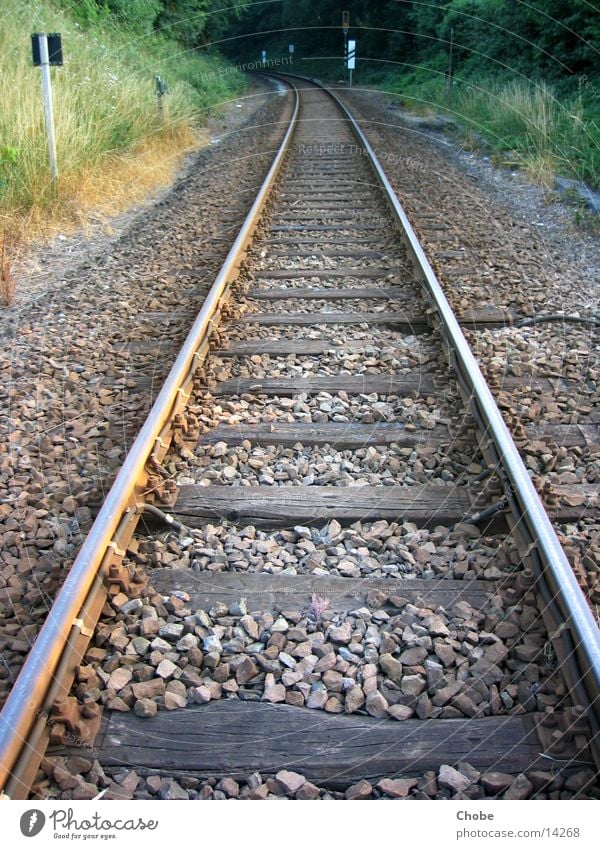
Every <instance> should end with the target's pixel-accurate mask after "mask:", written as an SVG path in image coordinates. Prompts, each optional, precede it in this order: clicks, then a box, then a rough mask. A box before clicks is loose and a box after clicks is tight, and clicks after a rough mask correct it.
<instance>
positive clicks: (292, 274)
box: [254, 266, 410, 280]
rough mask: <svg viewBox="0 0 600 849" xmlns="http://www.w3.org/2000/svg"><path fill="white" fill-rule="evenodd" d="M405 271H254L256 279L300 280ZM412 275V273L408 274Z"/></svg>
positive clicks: (383, 274) (293, 269)
mask: <svg viewBox="0 0 600 849" xmlns="http://www.w3.org/2000/svg"><path fill="white" fill-rule="evenodd" d="M399 273H403V270H402V269H401V268H364V267H361V268H353V267H352V266H347V267H345V268H262V269H259V270H258V271H255V272H254V278H255V280H281V279H282V278H283V279H284V280H299V279H302V278H304V277H344V278H348V277H356V278H358V277H369V278H371V277H379V278H381V279H382V280H385V278H386V277H387V275H388V274H399ZM407 276H409V277H410V274H407Z"/></svg>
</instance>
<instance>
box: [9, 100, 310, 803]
mask: <svg viewBox="0 0 600 849" xmlns="http://www.w3.org/2000/svg"><path fill="white" fill-rule="evenodd" d="M288 84H289V85H290V86H291V89H292V91H293V93H294V108H293V112H292V116H291V118H290V122H289V126H288V128H287V131H286V133H285V136H284V138H283V141H282V142H281V145H280V147H279V149H278V152H277V154H276V156H275V158H274V160H273V162H272V164H271V167H270V169H269V172H268V174H267V176H266V178H265V180H264V182H263V184H262V186H261V188H260V190H259V192H258V194H257V195H256V198H255V200H254V203H253V204H252V207H251V209H250V211H249V213H248V215H247V216H246V218H245V220H244V223H243V225H242V227H241V229H240V231H239V233H238V235H237V238H236V240H235V242H234V243H233V246H232V247H231V249H230V251H229V253H228V255H227V257H226V259H225V262H224V263H223V265H222V267H221V270H220V271H219V273H218V275H217V277H216V279H215V281H214V283H213V285H212V287H211V289H210V291H209V293H208V295H207V297H206V300H205V301H204V304H203V306H202V309H201V310H200V312H199V313H198V316H197V317H196V319H195V321H194V324H193V325H192V328H191V330H190V331H189V334H188V336H187V338H186V340H185V342H184V344H183V347H182V348H181V350H180V352H179V354H178V356H177V359H176V360H175V362H174V364H173V366H172V368H171V370H170V372H169V375H168V376H167V378H166V380H165V382H164V384H163V386H162V389H161V391H160V393H159V395H158V397H157V399H156V401H155V403H154V404H153V406H152V409H151V410H150V413H149V415H148V418H147V419H146V421H145V422H144V424H143V426H142V428H141V430H140V432H139V434H138V436H137V438H136V440H135V442H134V443H133V445H132V447H131V449H130V450H129V452H128V454H127V456H126V458H125V461H124V463H123V466H122V467H121V469H120V471H119V473H118V475H117V477H116V478H115V481H114V483H113V485H112V487H111V489H110V491H109V493H108V495H107V497H106V500H105V501H104V504H103V505H102V508H101V509H100V512H99V513H98V516H97V517H96V520H95V521H94V524H93V525H92V528H91V530H90V532H89V534H88V536H87V537H86V539H85V541H84V543H83V545H82V547H81V549H80V551H79V553H78V555H77V558H76V560H75V561H74V563H73V566H72V567H71V569H70V571H69V574H68V575H67V577H66V579H65V582H64V584H63V585H62V587H61V589H60V592H59V594H58V595H57V597H56V600H55V601H54V603H53V605H52V607H51V609H50V611H49V613H48V616H47V618H46V621H45V622H44V625H43V626H42V628H41V630H40V632H39V634H38V637H37V639H36V641H35V643H34V644H33V646H32V648H31V650H30V652H29V654H28V656H27V659H26V661H25V663H24V665H23V667H22V668H21V671H20V673H19V676H18V678H17V680H16V682H15V684H14V686H13V688H12V690H11V692H10V694H9V697H8V699H7V700H6V703H5V705H4V708H3V710H2V713H1V714H0V789H1V790H2V791H3V793H2V795H3V798H10V797H11V794H10V792H8V790H7V788H8V789H10V776H11V771H12V770H13V768H14V766H15V764H16V763H17V761H18V760H19V758H20V757H21V756H22V755H23V754H24V753H25V755H27V750H28V749H31V747H30V745H29V741H28V735H29V734H30V732H31V729H32V727H34V726H35V724H36V723H39V720H40V716H41V714H42V712H43V705H44V702H45V698H46V694H47V692H48V689H49V687H50V686H51V685H52V682H53V677H54V674H55V672H56V670H57V668H58V666H59V663H60V660H61V656H62V654H63V652H64V651H65V649H66V648H67V646H68V642H69V636H70V634H71V631H72V628H73V625H74V623H77V622H78V621H79V619H80V611H81V609H82V607H83V605H84V604H85V601H86V598H87V596H88V593H89V591H90V588H91V587H92V584H93V582H94V580H95V578H96V576H97V574H98V571H99V569H100V567H101V565H102V562H103V560H104V558H105V556H106V554H107V553H108V552H109V550H110V547H111V542H112V540H113V535H114V534H115V531H116V530H117V528H118V526H119V523H120V521H121V518H122V516H123V514H124V512H125V511H126V510H127V508H128V506H130V504H131V501H132V499H134V498H135V487H136V482H137V481H138V479H139V478H140V476H142V475H143V474H144V470H145V467H146V463H147V461H148V459H149V457H150V455H151V453H152V451H153V448H154V446H155V441H156V439H157V437H158V436H159V434H160V432H161V430H162V429H163V428H164V427H165V425H166V423H167V422H168V421H169V417H170V414H171V411H172V410H173V407H174V405H175V404H176V402H177V397H178V393H179V391H180V388H181V386H182V384H183V382H184V380H185V378H186V376H187V375H188V374H189V372H190V370H192V369H193V368H194V359H195V356H196V352H197V350H198V349H199V348H200V347H201V346H202V344H203V343H204V342H205V341H206V340H207V338H208V337H209V336H210V334H211V332H212V326H211V321H212V316H213V314H214V313H215V312H216V311H217V309H218V307H219V304H220V301H221V299H222V297H223V295H224V294H225V292H226V290H227V288H228V286H229V284H230V283H231V282H232V281H233V280H235V278H236V277H237V274H238V272H239V267H240V264H241V262H242V259H243V256H244V254H245V251H246V250H247V247H248V244H249V243H250V241H251V239H252V235H253V233H254V230H255V229H256V225H257V223H258V220H259V218H260V215H261V213H262V210H263V208H264V205H265V203H266V201H267V199H268V197H269V194H270V191H271V189H272V187H273V184H274V182H275V179H276V177H277V175H278V173H279V170H280V168H281V165H282V163H283V160H284V157H285V154H286V153H287V150H288V148H289V145H290V141H291V138H292V135H293V132H294V129H295V127H296V124H297V120H298V113H299V106H300V98H299V93H298V90H297V88H296V86H295V85H294V84H293V83H288Z"/></svg>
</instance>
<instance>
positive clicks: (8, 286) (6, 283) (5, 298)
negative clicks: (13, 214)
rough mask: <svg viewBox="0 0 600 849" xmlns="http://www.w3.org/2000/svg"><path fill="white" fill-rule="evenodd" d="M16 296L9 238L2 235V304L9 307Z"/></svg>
mask: <svg viewBox="0 0 600 849" xmlns="http://www.w3.org/2000/svg"><path fill="white" fill-rule="evenodd" d="M14 298H15V281H14V279H13V275H12V269H11V261H10V253H9V245H8V239H7V237H6V233H4V234H3V235H2V244H1V245H0V305H2V306H3V307H9V306H10V305H11V304H12V302H13V301H14Z"/></svg>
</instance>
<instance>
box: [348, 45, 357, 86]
mask: <svg viewBox="0 0 600 849" xmlns="http://www.w3.org/2000/svg"><path fill="white" fill-rule="evenodd" d="M355 68H356V41H353V40H352V39H350V40H349V41H348V71H349V72H350V88H352V71H353V70H354V69H355Z"/></svg>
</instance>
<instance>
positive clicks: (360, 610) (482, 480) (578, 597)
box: [0, 81, 600, 798]
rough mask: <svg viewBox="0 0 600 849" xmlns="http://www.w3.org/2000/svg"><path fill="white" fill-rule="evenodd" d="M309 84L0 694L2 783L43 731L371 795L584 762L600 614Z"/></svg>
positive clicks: (379, 184) (201, 772) (376, 196)
mask: <svg viewBox="0 0 600 849" xmlns="http://www.w3.org/2000/svg"><path fill="white" fill-rule="evenodd" d="M295 85H297V84H295ZM301 87H302V91H301V94H300V95H298V93H296V105H295V108H294V110H293V117H292V121H291V123H290V128H289V130H288V133H287V134H286V137H285V140H284V143H283V144H282V147H281V150H280V152H279V154H278V156H277V158H276V160H275V161H274V163H273V167H272V169H271V172H270V175H269V177H268V178H267V181H266V182H265V184H264V185H263V186H262V187H261V189H260V192H259V194H258V195H257V199H256V201H255V204H254V206H253V209H252V211H251V213H250V215H249V216H248V219H247V221H246V224H245V225H244V228H243V230H242V232H241V233H240V235H239V236H238V239H237V240H236V243H235V244H234V246H233V247H232V250H231V252H230V255H229V257H228V259H227V261H226V263H225V265H224V267H223V269H222V271H221V273H220V275H219V277H218V278H217V280H216V282H215V285H214V287H213V289H212V291H211V294H210V295H209V297H208V299H207V301H206V302H205V304H204V305H203V307H202V310H201V312H200V314H199V316H198V319H197V320H196V322H195V324H194V327H193V328H192V330H191V331H190V336H189V338H188V340H187V342H186V344H185V346H184V348H183V349H182V352H181V354H180V356H179V358H178V360H177V362H176V364H175V366H174V368H173V370H172V372H171V374H170V376H169V378H168V380H167V382H166V383H165V385H164V387H163V389H162V390H161V393H160V395H159V397H158V398H157V401H156V403H155V406H154V408H153V410H152V413H151V415H150V417H149V419H148V421H147V422H146V424H145V425H144V428H143V430H142V432H141V434H140V436H139V438H138V439H137V441H136V443H135V445H134V447H133V448H132V451H131V452H130V454H129V456H128V459H127V461H126V463H125V465H124V467H123V470H122V471H121V473H120V474H119V476H118V478H117V481H116V482H115V485H114V487H113V489H112V490H111V493H110V494H109V496H108V498H107V501H106V503H105V504H104V506H103V507H102V509H101V511H100V514H99V516H98V519H97V521H96V524H95V525H94V528H93V530H92V532H91V534H90V536H89V538H88V540H87V541H86V543H85V545H84V547H83V549H82V551H81V553H80V555H79V557H78V559H77V561H76V564H75V566H74V568H73V571H72V573H71V575H70V576H69V578H68V580H67V582H66V584H65V586H64V587H63V590H62V591H61V594H60V596H59V598H58V599H57V602H56V604H55V606H54V607H53V609H52V611H51V613H50V616H49V618H48V622H47V623H46V625H45V627H44V629H43V630H42V633H41V634H40V637H39V638H38V641H37V643H36V645H35V647H34V649H33V651H32V653H31V656H30V658H29V660H28V662H27V664H26V665H25V667H24V669H23V672H22V674H21V676H20V677H19V679H18V681H17V684H16V685H15V688H14V691H13V694H12V695H11V697H10V699H9V701H8V702H7V704H6V706H5V709H4V711H3V713H2V717H1V723H2V724H1V726H0V729H1V731H2V738H1V749H0V752H1V754H2V758H1V761H2V774H1V781H0V784H1V785H2V786H3V787H4V791H5V793H6V795H7V796H9V797H11V798H20V797H21V798H22V797H24V796H25V795H27V793H28V792H29V789H30V787H31V786H32V784H34V783H35V788H34V792H35V793H37V794H43V793H44V792H46V791H48V787H49V786H52V782H50V783H49V782H48V780H47V779H44V778H43V777H40V776H39V775H38V777H37V779H36V773H37V769H38V765H39V762H40V757H41V755H42V754H43V752H44V750H45V748H46V745H47V743H48V741H49V740H50V741H51V742H52V743H53V744H55V745H62V746H63V753H64V746H67V747H68V746H69V745H71V746H72V745H73V743H76V745H77V746H79V747H80V746H81V745H82V744H83V745H84V746H86V745H89V744H90V743H91V742H92V741H93V740H94V739H95V747H96V748H97V749H98V751H99V759H100V762H101V764H102V765H103V767H104V769H105V770H106V771H107V772H110V771H111V770H112V771H113V772H115V771H117V772H118V771H119V769H122V767H123V766H124V765H125V764H129V765H130V766H131V765H134V766H135V768H136V770H137V772H139V773H145V774H148V773H153V772H158V773H161V774H163V775H181V774H185V775H187V776H188V778H189V777H190V776H191V777H195V778H197V779H198V780H201V779H202V778H203V777H206V776H213V777H214V776H217V777H218V776H226V775H231V774H237V775H239V774H249V773H252V772H253V771H255V770H258V771H260V772H261V774H264V775H275V774H277V773H278V772H280V770H282V769H287V770H290V769H291V770H296V771H297V772H299V773H302V774H303V775H305V776H306V777H307V778H308V779H309V780H310V781H312V782H313V783H314V784H315V785H323V786H327V787H334V788H338V789H339V788H347V787H348V786H349V785H351V786H353V787H354V786H356V784H357V782H360V781H361V780H368V781H369V782H371V784H373V783H375V782H376V781H379V782H380V790H379V792H380V793H381V794H385V793H386V792H387V791H386V790H385V788H386V787H387V788H388V790H389V791H390V792H391V785H389V784H387V785H386V783H385V782H386V781H389V778H390V776H394V777H398V776H400V777H401V778H402V779H407V781H408V784H404V785H402V786H403V788H404V789H406V793H409V792H411V793H412V792H417V793H421V794H425V795H424V796H423V797H427V795H428V791H427V790H425V789H424V788H425V787H429V786H430V785H429V784H428V781H430V779H424V778H423V776H424V775H426V774H427V773H428V772H429V773H430V772H431V771H433V772H434V773H436V774H437V773H438V772H439V768H440V765H442V764H444V765H455V766H458V765H460V764H462V765H463V767H462V771H461V770H460V768H459V769H458V770H454V769H453V767H451V766H449V767H448V769H447V771H446V773H445V774H444V775H445V777H444V778H443V779H442V778H441V775H438V780H440V781H441V784H440V785H439V786H440V787H441V792H442V795H443V794H444V793H446V795H447V794H448V792H449V791H451V792H453V793H459V794H460V793H462V792H463V791H464V792H466V795H467V796H468V795H469V794H470V795H471V796H472V797H474V798H477V797H480V796H483V795H485V794H487V795H496V794H501V793H504V792H505V791H506V790H507V788H508V792H509V793H511V794H512V796H510V795H509V798H511V797H515V794H517V793H519V792H522V790H521V791H520V790H519V788H520V787H521V788H522V787H523V786H525V785H524V784H523V781H522V779H517V776H519V775H522V774H527V775H533V774H535V775H537V776H538V778H537V779H536V780H535V782H533V783H532V782H529V780H528V779H527V784H528V786H529V787H530V788H531V789H529V790H527V795H531V793H532V792H534V791H535V792H536V793H538V792H539V793H542V794H544V793H546V792H549V790H548V788H549V786H550V784H551V782H550V780H547V781H546V780H545V779H544V778H543V776H544V775H545V774H546V773H545V772H544V770H545V768H546V767H547V764H548V763H549V759H550V760H551V761H552V762H553V764H554V765H555V766H556V765H557V764H559V765H560V771H561V775H563V776H564V780H565V781H566V782H569V781H571V785H572V787H574V788H576V791H575V792H579V793H584V792H587V789H589V784H590V781H592V780H593V778H591V777H590V771H589V765H590V762H591V758H592V756H593V754H594V750H595V738H597V733H596V729H597V718H596V713H595V709H597V704H598V701H597V699H598V683H599V681H600V668H599V663H600V651H599V647H600V641H599V637H598V630H597V628H596V626H595V623H594V621H593V618H592V616H591V614H590V612H589V610H588V608H587V605H586V602H585V600H584V598H583V596H582V594H581V592H580V590H579V588H578V587H577V584H576V582H575V579H574V577H573V575H572V573H571V570H570V567H569V565H568V563H567V561H566V559H565V557H564V554H563V552H562V550H561V549H560V546H559V544H558V542H557V540H556V536H555V535H554V532H553V530H552V525H551V521H550V519H549V518H548V516H547V515H546V513H545V511H544V508H543V507H542V504H541V502H540V500H539V497H538V496H537V494H536V492H535V490H534V488H533V486H532V484H531V481H530V479H529V476H528V475H527V472H526V470H525V467H524V466H523V463H522V462H521V460H520V458H519V455H518V452H517V449H516V448H515V446H514V443H513V442H512V439H511V438H510V435H509V433H508V431H507V429H506V427H505V425H504V423H503V421H502V417H501V415H500V413H499V411H498V409H497V407H496V405H495V403H494V400H493V397H492V395H491V393H490V391H489V389H488V387H487V386H486V384H485V382H484V380H483V378H482V375H481V373H480V371H479V369H478V367H477V364H476V362H475V360H474V358H473V356H472V354H471V352H470V349H469V347H468V345H467V343H466V340H465V338H464V336H463V334H462V329H461V326H459V323H458V322H457V320H456V318H455V317H454V315H453V314H452V312H451V310H450V307H449V305H448V303H447V301H446V299H445V297H444V295H443V292H442V290H441V288H440V286H439V284H438V282H437V280H436V278H435V275H434V273H433V271H432V269H431V267H430V265H429V263H428V261H427V259H426V257H425V255H424V254H423V251H422V250H421V248H420V246H419V245H418V242H417V240H416V238H415V236H414V233H413V231H412V228H411V227H410V224H409V222H408V220H407V218H406V216H405V215H404V213H403V211H402V208H401V206H400V204H399V202H398V200H397V198H396V197H395V195H394V194H393V192H392V190H391V187H390V186H389V183H388V182H387V179H386V178H385V175H384V173H383V171H382V170H381V168H380V166H379V165H378V163H377V162H376V158H375V156H374V154H373V151H372V150H371V148H370V146H369V144H368V142H367V140H366V138H365V137H364V136H363V135H362V133H361V131H360V129H359V128H358V126H357V125H356V123H355V122H354V120H353V119H352V117H351V116H350V115H349V114H348V112H347V111H345V110H344V108H343V107H342V106H341V104H340V103H339V102H338V101H337V100H336V99H335V98H333V97H332V96H331V95H330V94H329V93H327V92H325V91H323V90H322V89H321V88H320V87H318V86H317V85H314V84H313V83H310V82H308V81H303V82H302V83H301ZM482 306H485V305H482ZM232 319H233V320H232ZM499 321H502V317H501V316H499V315H496V314H494V312H493V311H490V310H489V309H485V308H482V310H481V311H478V312H471V313H470V314H468V315H465V316H463V317H462V319H461V324H462V327H469V328H470V329H474V330H476V329H477V328H478V327H485V326H489V325H490V324H493V323H495V322H499ZM219 322H221V324H220V325H219ZM217 325H219V330H218V332H215V333H213V332H214V331H215V330H216V327H217ZM209 340H210V345H209ZM444 352H448V353H449V355H450V362H451V366H452V371H450V370H449V369H448V368H447V365H446V363H445V361H444V357H443V356H442V354H443V353H444ZM461 395H462V400H461ZM476 433H477V436H476V435H475V434H476ZM480 451H481V454H480ZM174 482H175V483H179V484H180V485H179V486H176V487H174ZM173 497H174V499H173ZM167 505H168V507H169V509H170V510H171V513H172V515H168V516H165V515H164V513H163V512H162V511H164V510H165V509H167ZM144 512H145V513H146V514H147V515H148V521H150V520H151V519H156V518H158V519H159V520H163V521H167V522H168V523H169V524H171V525H172V526H173V525H174V531H175V532H176V533H174V535H173V536H172V538H171V540H170V542H169V545H168V551H167V554H168V556H167V554H165V555H164V556H162V555H157V554H156V552H160V551H161V550H163V549H164V545H163V541H162V537H161V536H160V535H157V533H156V532H155V531H153V530H152V528H150V529H148V527H145V529H144V532H143V533H139V529H138V534H137V535H135V536H134V533H135V530H136V526H137V524H138V520H139V518H140V516H141V515H142V514H143V513H144ZM563 512H564V510H563ZM173 516H174V517H175V524H174V521H173ZM561 518H562V519H564V516H563V515H562V514H561ZM149 537H150V538H149ZM161 546H162V548H161ZM156 566H161V567H162V568H160V569H156V568H153V567H156ZM148 581H150V585H151V586H152V587H154V590H150V589H149V585H148ZM156 591H158V595H157V594H156ZM136 599H143V602H142V601H139V602H138V601H136ZM325 599H327V604H326V603H325ZM99 618H100V622H99V624H98V627H97V628H96V624H97V623H98V619H99ZM149 623H150V624H149ZM151 623H154V624H151ZM94 629H96V630H95V631H94ZM90 641H91V650H90V649H89V648H88V646H89V644H90ZM136 641H137V642H136ZM86 651H87V652H88V653H87V655H86V654H85V653H86ZM82 658H83V660H82ZM74 679H75V682H76V686H75V689H74V690H73V691H71V684H72V682H73V680H74ZM70 692H71V694H70V695H69V693H70ZM100 705H103V706H104V707H105V712H104V718H103V720H102V725H101V719H100V711H99V706H100ZM186 705H187V708H186V710H178V708H183V707H185V706H186ZM157 708H158V712H157ZM347 714H351V715H347ZM49 717H50V719H49ZM99 731H100V733H99V736H96V735H97V734H98V732H99ZM224 735H226V737H227V740H228V745H224V744H223V740H224V739H225V738H224ZM465 762H466V763H467V765H468V768H467V767H465V766H464V764H465ZM448 770H450V771H448ZM498 772H500V773H503V774H504V775H505V777H504V779H502V780H500V779H498V781H499V784H498V786H497V787H495V786H494V784H493V781H492V779H490V778H487V779H485V780H484V779H482V781H481V782H480V777H481V775H482V774H483V775H484V776H486V775H487V776H489V775H491V774H493V773H498ZM475 773H477V776H476V775H475ZM506 775H508V776H511V775H512V776H513V777H514V779H515V781H514V788H513V784H510V782H509V783H507V781H508V779H507V778H506ZM461 776H462V778H461ZM540 776H542V777H541V778H540ZM79 778H80V777H79ZM552 780H554V778H553V779H552ZM486 781H487V783H486ZM444 782H445V783H444ZM502 782H504V783H502ZM519 782H520V783H519ZM80 783H81V782H80ZM83 783H84V784H85V783H86V782H83ZM434 783H435V782H434ZM281 786H282V785H281V783H280V789H281ZM394 786H395V787H396V792H398V793H399V792H400V791H399V789H398V788H399V785H394ZM417 788H418V789H417ZM468 788H471V789H470V790H469V791H468V792H467V790H468ZM271 790H275V792H276V785H273V784H272V785H271ZM88 792H91V791H88ZM290 792H291V791H290ZM357 792H358V791H357ZM436 792H437V791H436ZM115 793H116V796H118V795H119V794H118V792H116V791H115ZM392 795H393V794H392ZM430 795H431V794H430ZM433 795H435V792H433Z"/></svg>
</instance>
